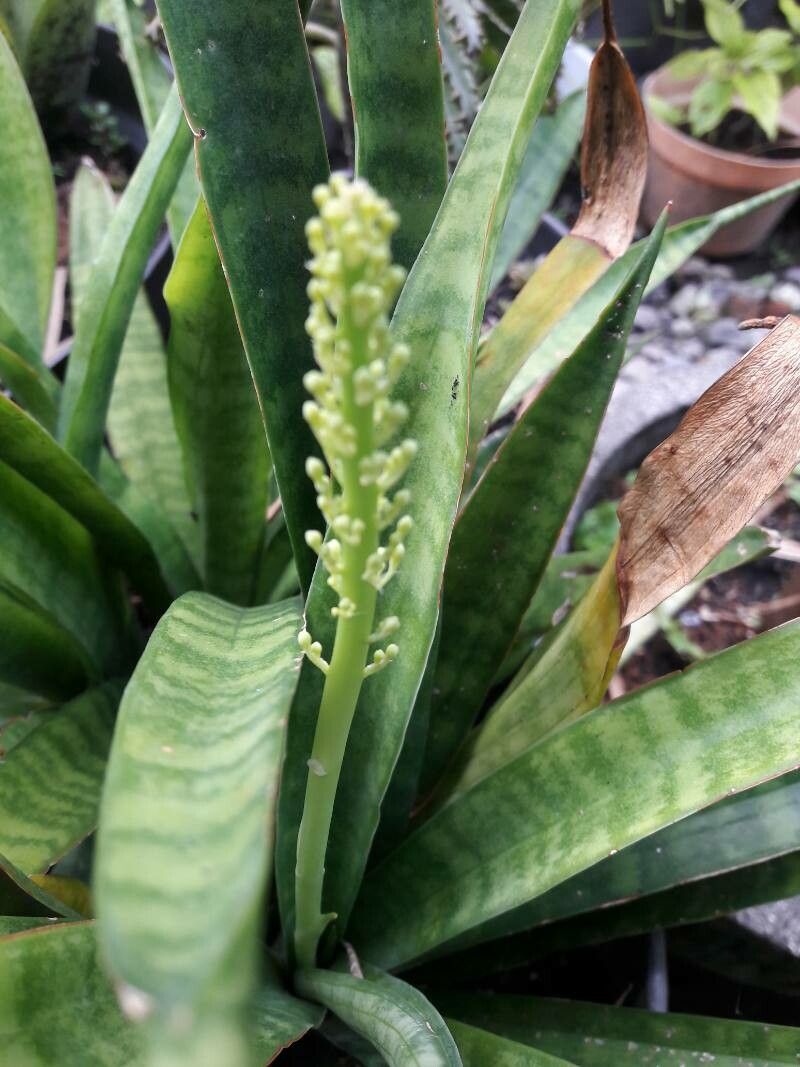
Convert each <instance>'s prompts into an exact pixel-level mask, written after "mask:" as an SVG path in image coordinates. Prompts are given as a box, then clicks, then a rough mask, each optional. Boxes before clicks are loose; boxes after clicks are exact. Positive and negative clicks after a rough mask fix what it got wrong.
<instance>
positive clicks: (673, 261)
mask: <svg viewBox="0 0 800 1067" xmlns="http://www.w3.org/2000/svg"><path fill="white" fill-rule="evenodd" d="M797 189H800V180H798V181H796V182H790V183H789V184H788V185H783V186H781V187H780V188H778V189H772V190H770V191H769V192H767V193H759V195H758V196H753V197H750V198H749V199H748V200H741V201H739V203H737V204H731V205H730V206H729V207H725V208H721V209H720V210H719V211H715V212H714V213H713V214H711V215H702V216H700V217H698V218H696V219H689V220H688V221H687V222H681V223H679V224H678V225H677V226H670V228H669V229H668V230H667V232H666V234H665V236H664V242H663V244H662V246H661V253H660V255H659V258H658V259H657V260H656V265H655V267H654V268H653V273H652V276H651V278H650V285H649V287H648V288H649V290H650V291H652V290H653V289H654V288H656V286H658V285H660V284H661V283H662V282H663V281H665V280H666V279H667V278H669V277H670V276H671V275H672V274H674V273H675V271H676V270H678V268H679V267H681V266H682V265H683V264H684V263H685V262H686V261H687V259H689V258H691V256H693V255H694V254H695V252H697V251H698V250H699V249H700V248H702V246H703V245H704V244H705V243H706V241H708V240H709V239H710V238H711V237H713V236H714V234H715V233H717V231H718V230H719V229H721V228H722V227H723V226H725V225H727V224H728V223H729V222H735V221H736V220H737V219H742V218H746V217H747V215H749V214H750V213H751V212H753V211H757V210H758V209H759V208H760V207H763V206H765V205H767V204H771V203H773V202H774V201H775V200H779V199H780V198H781V197H782V196H786V195H787V193H791V192H793V191H796V190H797ZM637 249H638V246H637V245H633V246H632V247H631V248H630V249H628V251H627V252H626V253H625V255H623V256H621V257H620V258H619V259H618V260H617V261H616V262H615V263H612V265H611V266H610V267H609V269H608V270H607V271H606V272H605V274H603V276H602V277H601V278H600V279H599V280H598V281H597V282H596V283H595V284H594V285H593V286H592V288H591V289H590V290H589V291H588V293H586V294H585V295H584V296H583V297H581V299H580V300H579V301H578V303H577V304H576V305H575V306H574V308H573V309H572V310H571V311H570V312H569V314H568V315H566V316H564V318H563V319H561V321H559V322H558V323H557V324H556V325H555V326H554V328H553V329H552V330H551V331H550V332H549V333H548V334H547V336H546V337H544V338H543V339H541V340H540V341H539V342H538V343H537V344H536V346H535V347H534V348H532V349H531V351H530V355H529V356H528V358H527V362H526V363H525V365H524V367H523V368H522V369H521V370H520V372H519V373H518V374H517V375H516V377H515V378H514V380H513V382H509V383H508V387H507V390H506V393H505V395H504V397H503V399H502V401H501V403H500V406H499V408H498V411H497V414H498V415H501V414H503V413H504V412H507V411H510V410H511V408H512V407H514V406H515V405H516V404H518V403H519V402H520V401H521V400H522V399H523V397H524V396H525V395H526V393H527V392H528V391H529V390H530V389H532V388H533V386H535V385H536V383H537V382H540V381H542V380H543V379H544V378H546V377H547V376H548V375H549V374H552V372H553V371H554V370H555V369H556V367H558V365H559V364H560V363H561V361H562V360H563V359H564V358H565V357H566V356H568V355H569V354H570V352H573V351H574V349H575V346H576V345H577V344H578V343H579V342H580V340H581V339H582V338H583V337H585V336H586V333H587V332H588V330H590V329H591V326H592V324H593V323H594V322H595V320H596V318H597V315H598V314H599V313H600V311H601V309H602V308H604V307H605V306H606V304H607V303H608V301H609V299H610V298H611V294H612V293H613V291H614V289H615V288H616V286H617V285H619V282H620V280H621V278H622V277H623V276H624V275H625V272H626V271H628V270H630V265H631V262H632V260H633V257H634V256H636V255H637V254H638V252H637Z"/></svg>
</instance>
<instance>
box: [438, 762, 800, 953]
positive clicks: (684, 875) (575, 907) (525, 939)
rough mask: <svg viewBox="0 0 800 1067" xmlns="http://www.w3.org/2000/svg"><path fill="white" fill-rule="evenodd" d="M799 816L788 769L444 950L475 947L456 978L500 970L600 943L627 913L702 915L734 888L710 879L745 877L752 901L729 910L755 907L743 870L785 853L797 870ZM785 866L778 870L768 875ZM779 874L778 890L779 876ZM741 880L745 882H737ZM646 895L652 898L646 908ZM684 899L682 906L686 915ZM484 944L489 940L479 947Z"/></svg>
mask: <svg viewBox="0 0 800 1067" xmlns="http://www.w3.org/2000/svg"><path fill="white" fill-rule="evenodd" d="M799 816H800V774H799V773H798V772H792V773H791V774H786V775H783V776H781V777H780V778H776V779H775V780H774V781H772V782H767V783H766V784H764V785H761V786H757V787H756V788H755V789H749V790H746V791H745V792H743V793H737V794H736V795H735V796H732V797H727V798H726V799H725V800H723V801H721V802H720V803H718V804H714V805H713V806H712V807H710V808H707V809H705V810H704V811H700V812H697V814H695V815H692V816H690V817H689V818H688V819H683V820H682V821H681V822H678V823H675V824H674V825H672V826H668V827H666V829H664V830H660V831H659V832H658V833H655V834H652V835H651V836H649V837H646V838H645V839H644V840H642V841H639V842H637V843H636V844H634V845H631V846H630V848H626V849H624V850H623V851H622V852H620V853H619V855H616V856H611V857H609V858H607V859H604V860H602V861H601V862H600V863H598V864H596V865H595V866H594V867H590V868H589V869H588V870H586V871H584V872H582V873H581V874H578V875H576V876H575V877H574V878H570V879H568V881H566V882H564V883H563V884H561V885H559V886H558V887H557V888H555V889H552V890H550V891H549V892H547V893H544V894H542V896H540V897H538V898H536V899H535V900H532V901H531V902H530V903H529V904H526V905H524V906H523V907H521V908H516V909H514V910H513V911H510V912H507V913H506V914H505V915H502V916H500V917H498V918H497V919H494V920H491V921H490V922H488V923H485V924H483V925H482V926H479V927H476V928H475V929H474V930H471V931H469V933H468V934H466V935H464V936H463V937H462V938H460V939H458V941H457V942H455V944H454V945H453V946H452V947H453V948H461V947H462V946H467V945H471V944H475V945H479V946H480V947H479V948H477V949H476V950H474V951H472V952H466V953H461V954H460V956H459V962H458V965H457V967H458V972H459V974H464V973H469V974H473V973H479V974H483V973H490V972H493V971H498V970H505V969H508V968H510V967H513V966H515V965H516V964H517V963H525V962H527V961H528V960H532V959H534V958H536V957H539V956H541V955H544V954H546V953H547V952H548V951H550V950H551V949H552V948H553V947H554V946H555V945H558V944H560V943H561V939H562V938H563V939H568V940H569V942H570V943H580V940H576V939H579V938H581V937H583V936H586V937H587V939H588V940H591V941H596V940H602V939H603V936H604V934H603V931H605V930H607V931H609V933H608V937H613V936H617V931H619V930H620V929H621V928H622V927H621V925H620V924H621V923H626V924H628V923H631V922H633V921H634V919H632V918H627V916H636V915H647V916H651V917H652V919H653V922H652V925H669V922H670V921H672V920H678V919H680V920H682V921H687V922H688V921H692V920H693V919H694V920H695V921H696V919H697V918H705V917H707V916H708V917H710V916H712V915H714V914H715V913H718V912H719V910H720V909H721V908H723V907H724V901H725V900H726V899H727V897H726V896H725V894H726V893H728V892H733V891H734V890H733V887H734V886H737V885H738V880H733V881H732V882H731V883H730V889H727V888H725V886H724V885H723V883H722V881H721V877H720V879H719V880H718V876H722V875H723V874H725V873H729V872H733V871H740V870H741V871H743V872H745V875H746V874H751V876H752V889H753V893H754V894H755V896H754V899H753V901H752V902H751V901H749V900H748V899H747V896H746V894H745V895H744V896H740V897H736V900H737V905H736V906H739V907H745V906H747V905H748V904H749V903H762V902H763V899H764V898H763V893H764V892H765V890H767V886H766V885H758V884H757V883H758V882H759V874H758V873H757V872H756V871H753V867H754V866H755V865H764V864H766V863H767V862H768V861H770V860H772V859H773V858H774V857H779V856H783V855H784V854H788V853H793V852H794V853H795V855H796V857H797V859H796V861H795V863H796V864H797V865H798V869H800V853H797V852H796V850H797V848H798V839H797V825H798V817H799ZM793 868H794V865H793V864H787V865H785V867H784V865H781V866H780V867H779V868H778V870H779V871H780V872H783V871H784V870H785V871H789V870H790V869H793ZM780 878H781V881H780V883H779V884H781V885H783V881H782V878H783V874H782V873H781V875H780ZM742 880H743V882H746V877H745V876H743V879H742ZM704 881H708V882H709V883H714V884H713V885H711V884H709V885H708V887H707V888H706V889H705V890H702V895H703V898H704V899H703V902H702V904H701V903H700V901H699V900H697V901H695V897H699V896H700V895H701V891H700V890H699V889H698V885H699V884H701V883H703V882H704ZM680 886H686V888H687V892H686V893H675V892H673V890H675V888H676V887H680ZM715 892H717V893H718V897H717V898H716V899H715V896H714V894H715ZM649 898H658V899H651V900H650V902H649V903H648V899H649ZM687 900H688V901H689V902H690V903H691V904H692V906H691V907H690V908H689V910H687V908H686V904H687ZM639 902H641V906H639ZM695 904H696V905H697V906H694V905H695ZM598 909H599V910H598ZM698 909H699V910H698ZM619 912H624V914H625V917H621V916H620V915H619V914H618V913H619ZM573 916H585V917H586V918H585V920H583V921H578V922H573V923H572V924H571V926H570V927H569V932H567V933H566V934H565V924H564V922H563V920H567V919H570V918H571V917H573ZM559 920H562V922H560V923H559V922H558V921H559ZM625 928H626V929H627V928H628V927H627V925H626V927H625ZM648 928H649V927H648V926H647V925H645V926H644V927H643V929H645V930H646V929H648ZM573 930H574V931H575V932H574V933H573ZM581 931H583V932H584V933H581ZM495 938H499V940H494V939H495ZM487 941H491V944H485V943H484V942H487Z"/></svg>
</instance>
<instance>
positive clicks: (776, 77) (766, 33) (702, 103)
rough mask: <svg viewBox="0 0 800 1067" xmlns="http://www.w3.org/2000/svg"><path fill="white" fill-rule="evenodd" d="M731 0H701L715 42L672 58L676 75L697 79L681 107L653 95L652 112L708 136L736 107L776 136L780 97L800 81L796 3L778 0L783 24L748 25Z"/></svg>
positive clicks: (799, 16) (799, 22) (799, 28)
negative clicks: (750, 27)
mask: <svg viewBox="0 0 800 1067" xmlns="http://www.w3.org/2000/svg"><path fill="white" fill-rule="evenodd" d="M741 6H742V5H741V4H739V3H734V2H733V0H703V8H704V10H705V21H706V29H707V31H708V35H709V36H710V37H711V38H712V40H713V41H714V42H715V47H714V48H704V49H699V50H693V51H692V50H690V51H687V52H683V53H681V55H679V56H677V57H676V58H675V59H673V60H672V61H671V62H670V63H669V65H668V69H669V70H670V72H671V73H672V74H673V76H674V77H675V78H678V79H695V80H697V85H696V87H695V88H694V90H693V92H692V96H691V99H690V101H689V104H688V106H687V107H686V108H685V109H684V108H681V107H678V106H676V105H674V104H672V103H671V102H668V101H665V100H663V99H661V98H658V97H654V98H653V101H652V102H653V106H654V109H655V110H656V113H657V114H658V115H660V117H661V118H663V119H665V120H666V121H669V122H671V123H672V124H673V125H681V124H683V123H688V124H689V128H690V129H691V131H692V134H693V136H695V137H698V138H702V137H707V136H709V135H710V134H713V132H714V131H715V130H716V129H717V128H718V127H719V125H720V124H721V123H722V122H723V120H724V119H725V118H726V116H727V115H729V114H730V112H731V111H733V110H734V109H736V110H739V111H742V112H744V113H745V114H747V115H750V116H751V117H752V118H753V119H754V120H755V121H756V122H757V123H758V125H759V126H760V127H761V129H762V130H763V132H764V134H765V136H766V137H767V138H768V139H769V140H770V141H774V140H775V138H776V137H777V136H778V133H779V127H778V120H779V114H780V105H781V100H782V99H783V96H784V94H785V93H786V92H787V90H789V89H791V88H792V87H794V86H795V85H797V84H800V4H798V3H797V0H780V9H781V11H782V13H783V15H784V17H785V18H786V21H787V24H788V28H787V29H764V30H748V29H747V27H746V26H745V22H744V19H743V17H742V14H741V11H740V10H739V9H740V7H741Z"/></svg>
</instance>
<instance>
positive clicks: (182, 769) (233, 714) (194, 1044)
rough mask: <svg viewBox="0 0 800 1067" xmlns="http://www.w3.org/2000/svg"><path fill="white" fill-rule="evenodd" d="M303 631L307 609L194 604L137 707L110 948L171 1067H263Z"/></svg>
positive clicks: (101, 890)
mask: <svg viewBox="0 0 800 1067" xmlns="http://www.w3.org/2000/svg"><path fill="white" fill-rule="evenodd" d="M300 621H301V616H300V605H299V603H298V602H297V601H287V602H284V603H282V604H278V605H273V606H270V607H267V608H253V609H241V608H236V607H233V606H231V605H228V604H225V603H223V602H222V601H220V600H217V599H215V598H213V597H209V596H207V595H206V594H202V593H190V594H187V595H186V596H185V597H183V598H182V599H181V600H179V601H176V603H175V604H173V606H172V607H171V608H170V610H169V611H168V612H167V614H166V615H165V616H164V618H163V619H162V620H161V622H160V623H159V625H158V627H157V628H156V630H155V632H154V634H153V636H152V638H151V639H150V642H149V644H148V646H147V648H146V650H145V652H144V655H143V656H142V659H141V660H140V661H139V664H138V666H137V668H136V671H135V673H134V675H133V678H132V679H131V682H130V683H129V685H128V688H127V690H126V692H125V696H124V698H123V701H122V706H121V708H120V714H119V720H118V724H117V729H116V732H115V736H114V744H113V748H112V751H111V757H110V760H109V766H108V772H107V776H106V784H105V791H104V794H103V806H102V814H101V820H100V831H99V834H98V846H97V860H96V868H95V892H96V897H97V914H98V917H99V922H100V926H99V937H100V944H101V948H102V952H103V956H104V958H105V959H106V961H107V963H108V965H109V967H110V969H111V973H112V974H113V976H114V978H115V980H116V981H117V982H119V983H122V984H123V989H125V990H129V991H130V992H129V994H128V995H127V1005H128V1010H129V1011H130V1013H131V1014H132V1016H133V1015H136V1016H137V1017H138V1019H139V1021H141V1022H143V1023H145V1024H146V1029H147V1032H148V1038H149V1041H150V1044H151V1047H152V1048H153V1053H154V1055H160V1056H161V1057H163V1061H162V1062H164V1063H169V1064H170V1067H178V1065H179V1064H183V1063H186V1064H190V1063H191V1064H195V1063H200V1062H202V1063H206V1062H207V1063H209V1064H213V1063H225V1064H226V1065H229V1067H235V1065H236V1064H239V1063H243V1064H244V1063H247V1062H248V1054H247V1042H246V1032H245V1030H244V1012H245V1009H246V1006H247V1004H248V1001H249V998H250V997H251V995H252V993H253V991H254V987H255V982H256V972H257V950H258V932H259V928H260V923H261V907H262V902H263V896H264V890H265V883H266V877H267V870H268V865H269V861H270V840H271V834H270V823H271V819H272V809H273V805H274V799H275V793H276V790H277V782H278V765H279V760H280V752H281V747H282V739H283V726H284V722H285V717H286V712H287V709H288V705H289V701H290V700H291V696H292V693H293V691H294V687H295V683H296V663H297V632H298V629H299V627H300ZM122 1003H123V1007H125V1006H126V996H125V995H123V998H122ZM134 1005H139V1008H140V1010H139V1011H138V1012H137V1011H135V1010H134ZM179 1019H185V1020H189V1021H190V1022H191V1025H187V1026H178V1025H177V1022H178V1020H179ZM201 1049H202V1050H203V1051H202V1053H201Z"/></svg>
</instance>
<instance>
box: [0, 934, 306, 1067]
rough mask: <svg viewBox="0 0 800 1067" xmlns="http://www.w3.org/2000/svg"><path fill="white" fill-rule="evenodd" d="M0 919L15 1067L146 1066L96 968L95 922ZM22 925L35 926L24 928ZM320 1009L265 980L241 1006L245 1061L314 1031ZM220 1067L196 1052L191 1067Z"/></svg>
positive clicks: (0, 1013) (135, 1033) (0, 1027)
mask: <svg viewBox="0 0 800 1067" xmlns="http://www.w3.org/2000/svg"><path fill="white" fill-rule="evenodd" d="M44 922H47V920H43V919H32V920H26V919H0V930H2V929H3V924H4V923H5V924H7V926H6V930H7V933H8V934H13V936H2V935H0V1034H1V1035H2V1037H3V1052H4V1055H7V1056H8V1057H9V1063H13V1064H14V1065H15V1067H16V1065H19V1067H53V1064H54V1063H58V1064H59V1065H60V1067H152V1064H153V1063H154V1062H162V1063H163V1062H169V1063H170V1065H173V1064H174V1063H175V1061H174V1060H169V1061H154V1060H153V1059H152V1058H150V1057H149V1055H148V1052H147V1049H146V1045H145V1041H144V1040H143V1035H142V1034H141V1032H140V1031H139V1029H138V1028H137V1027H136V1026H134V1025H132V1024H131V1023H130V1022H129V1021H128V1020H126V1018H125V1016H124V1015H123V1013H122V1011H121V1010H120V1008H119V1005H118V1003H117V999H116V997H115V996H114V991H113V989H112V986H111V983H110V981H109V980H108V977H107V976H106V974H105V972H104V971H103V970H102V968H101V967H100V965H99V962H98V954H97V944H96V941H95V930H96V927H95V924H94V923H90V922H70V923H59V924H57V925H54V924H53V923H52V922H50V923H48V925H47V926H44V925H42V924H43V923H44ZM29 923H36V924H38V926H36V927H34V928H31V927H30V925H29ZM322 1014H323V1011H322V1009H321V1008H319V1007H317V1005H314V1004H308V1003H306V1002H305V1001H302V1000H298V999H297V998H296V997H293V996H290V995H289V994H288V993H286V992H285V991H284V990H283V989H282V988H280V986H279V985H278V984H277V982H276V981H275V979H274V978H273V977H272V976H271V975H270V976H268V978H267V980H266V981H265V982H263V983H262V984H261V986H260V988H259V990H258V992H257V994H256V996H255V998H254V1001H253V1003H252V1005H251V1006H250V1008H249V1019H250V1026H249V1043H250V1049H251V1055H252V1062H254V1063H259V1064H265V1063H271V1062H272V1061H273V1059H274V1058H275V1057H276V1056H277V1055H278V1054H279V1053H280V1052H281V1051H282V1050H283V1049H285V1048H287V1047H288V1046H289V1045H291V1044H293V1043H294V1042H295V1041H297V1040H299V1039H300V1038H301V1037H302V1036H303V1034H305V1033H306V1032H307V1031H308V1030H309V1029H310V1028H311V1027H312V1026H317V1025H319V1023H320V1021H321V1019H322ZM223 1062H224V1063H225V1064H226V1067H227V1064H228V1063H229V1062H230V1061H221V1060H218V1059H214V1050H213V1049H204V1050H203V1051H202V1053H201V1056H200V1057H199V1058H198V1059H196V1060H194V1061H193V1067H220V1064H221V1063H223Z"/></svg>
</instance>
